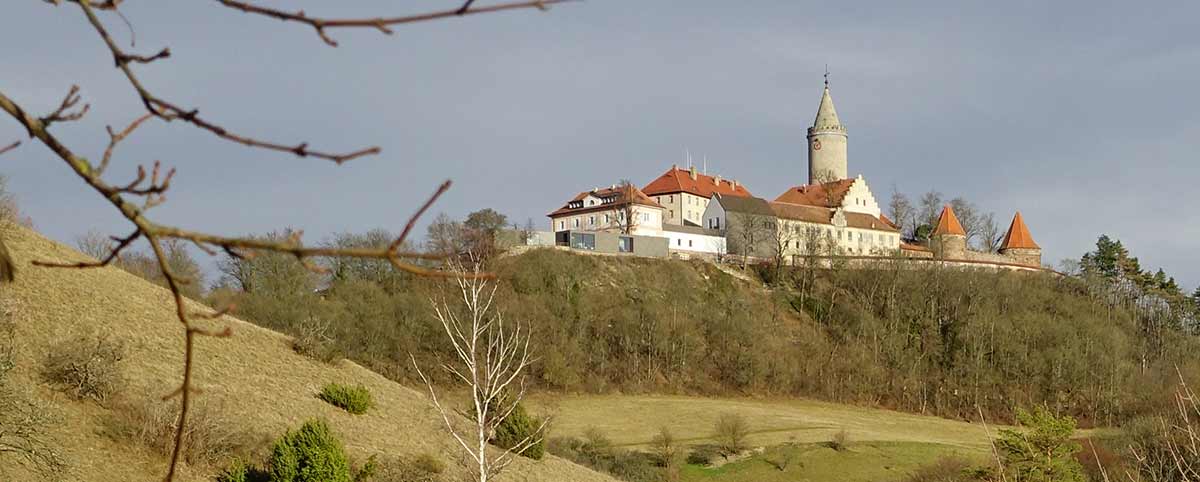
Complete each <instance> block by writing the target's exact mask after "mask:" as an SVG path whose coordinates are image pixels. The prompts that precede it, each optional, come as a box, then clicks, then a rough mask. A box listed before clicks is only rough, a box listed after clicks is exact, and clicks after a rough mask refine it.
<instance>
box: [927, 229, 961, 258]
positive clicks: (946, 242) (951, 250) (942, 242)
mask: <svg viewBox="0 0 1200 482" xmlns="http://www.w3.org/2000/svg"><path fill="white" fill-rule="evenodd" d="M929 244H930V246H929V247H930V248H933V252H934V254H936V255H937V257H938V258H944V259H967V237H966V236H963V235H961V234H939V235H937V236H934V238H933V240H932V241H931V242H930V243H929Z"/></svg>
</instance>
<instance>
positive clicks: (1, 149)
mask: <svg viewBox="0 0 1200 482" xmlns="http://www.w3.org/2000/svg"><path fill="white" fill-rule="evenodd" d="M19 145H21V141H14V142H13V143H12V144H9V145H7V146H4V147H0V154H4V153H5V152H8V151H11V150H13V149H16V148H17V146H19Z"/></svg>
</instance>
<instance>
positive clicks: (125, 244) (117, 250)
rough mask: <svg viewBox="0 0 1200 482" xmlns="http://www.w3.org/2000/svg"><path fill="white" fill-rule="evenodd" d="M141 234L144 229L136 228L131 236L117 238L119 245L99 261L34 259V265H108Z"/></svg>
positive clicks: (56, 266) (54, 266)
mask: <svg viewBox="0 0 1200 482" xmlns="http://www.w3.org/2000/svg"><path fill="white" fill-rule="evenodd" d="M141 235H142V231H141V230H136V231H134V232H132V233H130V234H129V236H126V237H124V238H116V239H115V240H116V241H117V245H116V246H114V247H113V248H112V251H110V252H109V253H108V256H106V257H105V258H104V259H102V260H100V261H97V262H95V263H88V262H80V263H52V262H48V261H34V262H33V265H34V266H41V267H43V268H80V269H86V268H99V267H102V266H108V265H109V263H112V262H113V260H115V259H117V257H119V256H120V255H121V250H123V249H125V248H126V247H128V246H129V244H130V243H132V242H133V241H134V240H136V239H137V238H139V237H141Z"/></svg>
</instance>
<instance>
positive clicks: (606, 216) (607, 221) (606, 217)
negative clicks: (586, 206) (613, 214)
mask: <svg viewBox="0 0 1200 482" xmlns="http://www.w3.org/2000/svg"><path fill="white" fill-rule="evenodd" d="M608 223H609V220H608V215H607V214H605V215H604V224H608Z"/></svg>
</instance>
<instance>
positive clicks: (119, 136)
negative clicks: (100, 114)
mask: <svg viewBox="0 0 1200 482" xmlns="http://www.w3.org/2000/svg"><path fill="white" fill-rule="evenodd" d="M150 117H152V114H144V115H142V116H141V117H138V118H137V119H135V120H134V121H133V122H131V123H130V124H129V126H128V127H126V128H125V129H124V130H122V131H121V132H118V133H114V132H113V129H112V126H104V128H105V130H107V131H108V138H109V140H108V147H107V148H105V149H104V157H102V158H101V159H100V166H99V167H97V168H96V176H100V175H102V174H104V170H105V169H108V161H109V160H111V159H112V155H113V150H114V149H116V148H117V144H119V143H120V142H121V141H123V140H125V138H126V137H129V135H130V134H133V131H134V130H136V129H137V128H138V126H141V125H142V123H143V122H146V120H148V119H150Z"/></svg>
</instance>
